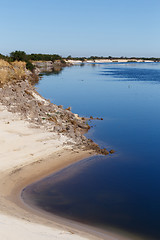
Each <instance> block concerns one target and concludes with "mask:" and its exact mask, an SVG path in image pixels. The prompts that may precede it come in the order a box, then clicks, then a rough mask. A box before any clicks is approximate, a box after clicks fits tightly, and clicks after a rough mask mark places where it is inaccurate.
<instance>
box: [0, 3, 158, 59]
mask: <svg viewBox="0 0 160 240" xmlns="http://www.w3.org/2000/svg"><path fill="white" fill-rule="evenodd" d="M0 32H1V33H0V53H2V54H8V53H10V52H11V51H15V50H24V51H25V52H26V53H51V54H52V53H57V54H60V55H62V56H68V55H72V56H90V55H98V56H109V55H111V56H119V57H120V56H128V57H131V56H145V57H151V56H155V57H160V0H0Z"/></svg>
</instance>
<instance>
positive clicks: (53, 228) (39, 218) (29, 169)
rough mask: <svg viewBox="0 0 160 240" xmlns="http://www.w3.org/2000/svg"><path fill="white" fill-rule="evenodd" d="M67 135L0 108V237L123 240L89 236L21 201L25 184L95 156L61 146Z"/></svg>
mask: <svg viewBox="0 0 160 240" xmlns="http://www.w3.org/2000/svg"><path fill="white" fill-rule="evenodd" d="M66 141H68V139H67V137H66V136H63V135H58V134H57V133H53V132H48V131H45V130H44V129H41V128H36V127H35V128H34V127H33V126H32V127H31V126H30V123H29V122H27V121H25V120H22V119H21V118H20V116H19V115H17V114H14V113H11V112H8V111H7V109H6V108H5V107H4V106H2V105H0V142H1V145H0V146H1V147H0V154H1V158H0V192H1V194H0V237H1V239H3V240H10V239H16V240H20V239H24V240H25V239H27V240H28V239H30V240H39V239H41V240H47V239H53V240H54V239H76V240H81V239H108V240H111V239H112V240H114V239H122V238H121V237H118V238H117V236H116V237H115V236H114V235H112V234H109V235H108V236H107V235H105V237H104V236H103V237H100V236H96V234H94V235H92V234H91V233H89V232H88V231H87V228H84V227H82V226H80V227H78V225H77V226H75V225H74V224H73V223H72V224H71V223H69V222H68V220H65V219H60V218H58V217H55V218H54V219H49V218H45V216H44V214H43V213H41V212H38V211H36V210H33V209H31V208H29V207H27V206H25V204H24V203H23V202H22V200H21V197H20V194H21V190H22V189H23V188H24V187H25V186H27V185H28V184H30V183H32V182H34V181H36V180H38V179H40V178H42V177H44V176H47V175H49V174H50V173H52V172H54V171H57V170H60V169H62V168H63V167H65V166H67V165H69V164H71V163H73V162H75V161H78V160H80V159H83V158H86V157H88V156H91V155H92V154H94V152H93V151H92V150H88V151H86V150H85V151H84V150H79V149H78V148H75V146H74V144H73V145H67V146H66V145H64V143H65V142H66Z"/></svg>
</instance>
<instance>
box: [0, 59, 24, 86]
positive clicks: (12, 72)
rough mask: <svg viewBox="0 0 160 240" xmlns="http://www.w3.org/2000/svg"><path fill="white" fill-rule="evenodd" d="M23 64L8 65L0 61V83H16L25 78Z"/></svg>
mask: <svg viewBox="0 0 160 240" xmlns="http://www.w3.org/2000/svg"><path fill="white" fill-rule="evenodd" d="M25 67H26V63H24V62H17V61H16V62H13V63H8V62H6V61H4V60H1V59H0V83H1V84H6V83H8V82H17V81H19V80H24V79H25V78H26V71H25V69H26V68H25Z"/></svg>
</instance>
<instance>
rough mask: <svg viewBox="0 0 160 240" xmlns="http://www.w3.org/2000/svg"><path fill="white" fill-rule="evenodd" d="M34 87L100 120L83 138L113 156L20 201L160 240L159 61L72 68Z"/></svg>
mask: <svg viewBox="0 0 160 240" xmlns="http://www.w3.org/2000/svg"><path fill="white" fill-rule="evenodd" d="M36 87H37V90H38V91H39V93H40V94H42V96H44V97H45V98H47V99H50V100H51V102H53V103H56V104H58V105H63V106H64V108H65V107H68V106H71V107H72V111H73V112H75V113H78V114H79V115H80V116H93V117H102V118H103V119H104V120H103V121H98V120H97V121H95V120H94V121H92V122H91V123H90V124H91V126H92V128H91V130H90V131H89V133H88V134H87V136H88V137H89V138H92V139H93V140H94V141H96V142H97V143H99V144H100V145H101V146H102V147H106V148H107V149H108V150H110V149H114V150H115V151H116V153H115V154H113V155H110V156H96V157H91V158H88V159H84V160H82V161H80V162H78V163H75V164H73V165H71V166H69V167H67V168H65V169H63V170H61V171H60V172H58V173H56V174H53V175H51V176H50V177H48V178H46V179H44V180H42V181H40V182H38V183H36V184H32V186H30V187H28V188H26V189H25V191H24V192H23V196H24V198H27V197H29V198H30V199H32V201H33V203H34V204H35V205H37V206H38V207H40V208H43V209H44V210H46V211H48V212H52V213H54V214H57V215H59V216H62V217H65V218H69V219H71V220H75V221H77V222H81V223H84V224H88V225H92V226H96V227H98V228H102V229H106V230H108V229H109V230H115V231H124V232H126V233H131V234H133V236H136V235H138V236H140V239H150V240H151V239H152V240H154V239H160V63H127V64H120V63H113V64H84V65H82V66H73V67H68V68H64V69H63V70H62V71H61V72H56V73H51V74H46V75H43V77H42V79H41V80H40V81H39V83H38V84H37V86H36ZM132 239H134V237H133V238H132Z"/></svg>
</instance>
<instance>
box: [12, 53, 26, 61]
mask: <svg viewBox="0 0 160 240" xmlns="http://www.w3.org/2000/svg"><path fill="white" fill-rule="evenodd" d="M10 57H11V59H12V60H13V61H16V60H17V61H23V62H25V61H27V55H26V53H25V52H24V51H15V52H11V53H10Z"/></svg>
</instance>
